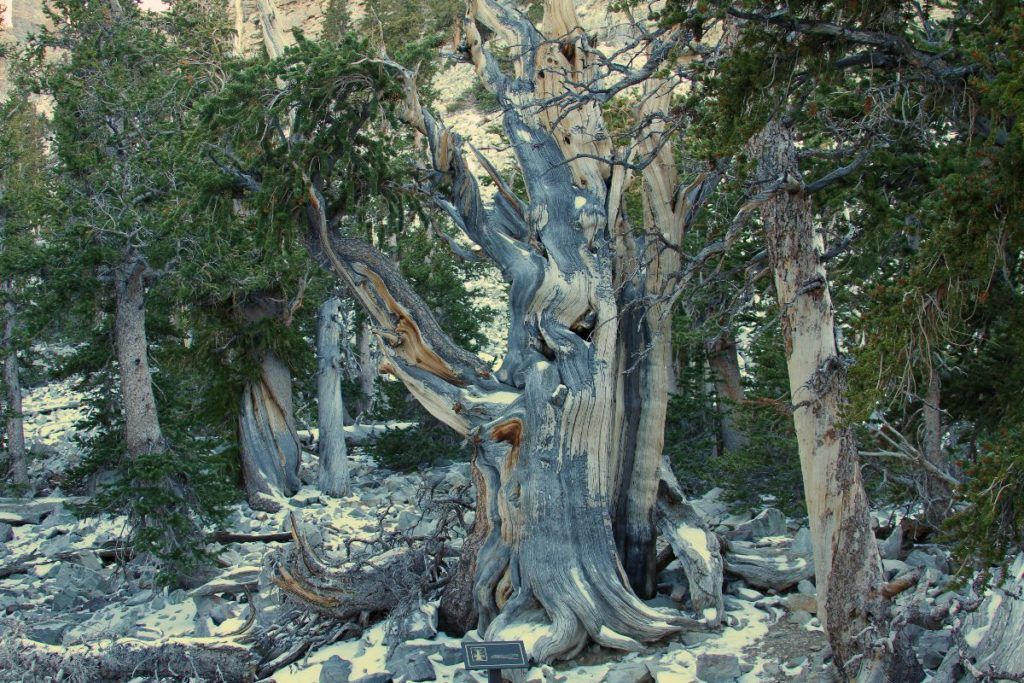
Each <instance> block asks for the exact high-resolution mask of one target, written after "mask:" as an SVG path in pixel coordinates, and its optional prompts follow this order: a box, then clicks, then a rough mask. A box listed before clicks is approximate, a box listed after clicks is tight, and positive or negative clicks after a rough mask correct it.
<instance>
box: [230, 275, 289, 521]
mask: <svg viewBox="0 0 1024 683" xmlns="http://www.w3.org/2000/svg"><path fill="white" fill-rule="evenodd" d="M297 301H301V294H300V298H299V299H298V300H297ZM297 306H298V303H297V302H294V303H292V304H286V303H284V302H282V301H279V300H277V299H270V298H267V297H264V296H261V295H258V294H256V295H253V296H252V297H251V298H250V299H249V300H248V301H246V302H244V303H242V304H240V305H239V306H238V307H237V311H236V312H237V315H238V316H239V317H240V318H241V319H242V321H244V322H247V323H256V322H258V321H260V320H264V319H266V318H269V317H279V318H281V319H283V320H288V319H290V316H291V313H292V311H293V309H294V308H296V307H297ZM259 363H260V376H259V378H258V379H255V380H253V381H250V382H248V383H247V384H246V385H245V387H244V388H243V390H242V401H241V408H240V410H239V415H238V434H239V444H240V446H241V449H242V478H243V480H244V483H245V493H246V498H247V499H248V501H249V506H250V507H252V508H253V509H255V510H267V511H276V510H278V509H279V508H280V503H279V502H277V501H275V498H280V497H281V496H291V495H294V494H295V492H296V491H298V490H299V488H300V487H301V485H302V484H301V482H300V481H299V466H300V465H301V464H302V450H301V445H300V442H299V435H298V433H297V431H296V428H295V415H294V409H293V406H292V371H291V368H289V367H288V365H287V364H286V363H285V362H284V361H283V360H281V358H279V357H278V356H277V354H275V353H274V352H273V351H270V350H265V351H262V352H261V355H260V357H259Z"/></svg>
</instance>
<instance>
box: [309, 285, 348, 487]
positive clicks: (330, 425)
mask: <svg viewBox="0 0 1024 683" xmlns="http://www.w3.org/2000/svg"><path fill="white" fill-rule="evenodd" d="M340 342H341V299H339V298H338V297H331V298H330V299H328V300H327V301H325V302H324V303H323V304H322V305H321V306H320V311H319V314H318V320H317V335H316V356H317V362H318V363H319V368H318V370H317V376H316V396H317V426H318V427H319V429H320V438H319V439H318V440H317V451H318V453H319V454H320V472H319V475H318V477H317V482H318V484H319V485H320V490H321V491H323V492H324V493H327V494H330V495H332V496H347V495H348V494H349V493H351V491H352V488H351V486H350V484H349V475H348V452H347V450H346V448H345V430H344V425H345V407H344V404H343V403H342V396H341V348H340Z"/></svg>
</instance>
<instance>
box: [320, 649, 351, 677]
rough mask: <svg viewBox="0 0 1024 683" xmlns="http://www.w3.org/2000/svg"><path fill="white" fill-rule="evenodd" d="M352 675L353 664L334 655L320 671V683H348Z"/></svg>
mask: <svg viewBox="0 0 1024 683" xmlns="http://www.w3.org/2000/svg"><path fill="white" fill-rule="evenodd" d="M351 675H352V663H351V662H348V661H346V660H344V659H342V658H341V657H339V656H338V655H332V656H331V658H330V659H328V660H327V661H326V662H324V666H323V668H322V669H320V683H348V677H349V676H351Z"/></svg>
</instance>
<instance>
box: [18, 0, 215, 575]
mask: <svg viewBox="0 0 1024 683" xmlns="http://www.w3.org/2000/svg"><path fill="white" fill-rule="evenodd" d="M196 7H197V6H196ZM196 7H193V6H190V5H188V4H187V3H183V4H182V7H181V11H182V12H187V11H188V10H189V9H193V10H194V9H196ZM48 12H49V19H50V22H51V25H52V28H46V29H43V30H42V31H41V33H40V35H39V36H38V37H37V38H36V39H35V41H34V42H33V44H32V45H31V54H30V58H31V65H30V66H31V76H32V79H33V80H34V83H35V86H36V88H37V89H38V90H39V91H40V92H42V93H43V94H44V95H45V96H46V97H48V98H50V100H51V101H52V103H53V117H52V122H51V135H52V138H53V154H54V157H55V174H54V179H55V183H54V190H53V194H54V198H55V202H56V205H55V209H54V213H53V216H52V222H51V224H50V226H49V229H48V230H47V232H46V233H45V245H46V250H47V253H46V258H45V261H44V263H43V265H42V269H41V271H40V277H41V279H42V281H44V282H45V289H44V290H43V291H42V292H41V294H40V296H39V303H40V309H39V317H42V316H46V317H48V318H49V319H50V320H52V321H53V322H54V325H53V326H52V327H51V331H53V332H58V331H59V332H60V334H61V336H62V338H63V339H65V340H66V341H70V342H72V343H74V344H76V347H77V351H76V354H75V357H74V358H72V359H71V360H70V361H69V362H68V363H67V365H66V367H65V368H64V371H65V372H67V373H75V374H79V375H80V376H81V377H82V378H83V380H82V386H81V387H80V388H81V389H82V390H84V391H86V392H88V394H89V395H90V396H93V397H94V399H93V400H94V403H93V405H92V413H91V416H90V418H89V422H90V425H89V426H92V427H96V428H97V429H95V430H93V431H92V432H91V434H92V436H89V437H86V439H85V441H84V445H85V446H86V448H87V456H86V458H85V460H84V462H83V463H82V465H81V466H80V467H79V468H78V470H77V471H76V473H75V475H76V477H75V478H77V479H78V480H80V481H85V480H86V479H87V478H88V479H90V480H91V481H92V482H93V484H96V483H98V484H99V490H98V493H97V496H96V497H95V499H94V500H93V502H92V504H91V505H90V506H89V509H91V510H105V511H109V512H114V513H117V512H120V513H125V514H127V515H128V517H129V520H130V524H131V537H130V538H129V539H128V542H129V543H130V544H132V545H133V547H134V550H135V552H136V554H137V555H141V556H145V555H147V554H148V555H153V556H155V557H156V558H157V559H158V560H159V561H160V563H161V578H162V579H163V580H167V581H181V580H185V579H186V578H187V577H188V576H189V575H190V574H192V573H194V572H195V570H197V569H198V567H199V566H200V564H201V563H202V562H204V561H205V560H206V559H208V558H207V553H206V550H205V545H204V544H203V543H202V538H203V535H204V525H205V524H206V523H208V522H211V521H214V520H216V519H218V517H219V515H220V514H221V513H222V511H223V505H224V503H225V502H226V499H225V495H224V487H223V483H222V482H223V481H224V477H225V462H224V459H223V458H222V457H221V454H220V452H219V449H218V448H217V447H216V445H215V444H211V443H209V442H208V441H206V440H204V439H203V438H202V437H203V435H202V434H201V433H196V432H192V431H191V430H188V429H187V428H186V426H185V424H184V423H182V422H180V421H177V420H169V419H168V417H169V415H168V414H167V413H165V412H164V408H165V407H169V406H170V405H171V404H173V403H174V400H169V401H166V406H165V401H164V400H163V399H164V398H165V397H168V396H178V397H184V396H186V395H187V391H183V389H182V384H181V382H182V378H181V377H174V376H173V373H167V374H164V373H163V372H156V373H154V372H153V370H162V368H157V367H153V366H152V362H153V360H154V354H153V353H152V351H153V349H154V348H157V347H162V346H165V345H174V344H180V343H181V337H180V336H175V335H174V334H173V332H172V331H171V330H169V329H168V325H167V321H168V320H169V319H170V318H171V317H172V316H173V314H174V312H173V310H172V309H168V308H166V307H163V308H161V310H159V312H157V311H154V309H153V306H152V304H153V303H154V302H160V301H161V295H160V294H159V290H160V288H161V287H165V286H166V285H167V283H168V281H169V280H170V274H172V273H174V272H175V270H176V269H177V268H178V267H179V265H180V263H181V260H182V256H183V250H184V249H186V248H187V242H186V241H183V240H182V239H180V233H179V232H178V231H177V229H176V227H177V226H176V223H175V217H176V211H175V208H176V207H177V205H178V204H179V202H180V201H181V195H180V191H181V188H182V185H183V179H184V178H185V177H186V176H187V174H188V172H190V171H189V170H188V169H190V167H191V166H193V165H194V163H195V159H196V158H197V157H198V154H197V150H196V148H195V147H194V146H193V144H192V142H193V140H192V138H190V137H189V136H188V135H187V134H186V133H187V130H188V127H189V126H190V125H191V124H190V121H191V120H192V119H193V116H192V113H191V109H192V107H193V105H194V103H195V101H196V99H197V97H199V96H200V95H201V94H202V93H203V91H204V87H205V86H207V85H208V84H209V81H210V77H209V68H210V61H209V59H208V58H209V56H210V55H209V54H208V52H206V51H208V50H209V49H210V44H211V42H215V41H213V40H212V39H213V37H212V36H209V35H208V36H207V38H209V39H210V40H208V41H206V42H204V41H202V40H199V39H198V37H197V36H195V35H194V34H193V33H191V31H190V29H194V28H196V27H197V26H198V25H200V23H201V21H200V20H199V19H198V15H196V17H194V18H193V19H186V17H185V15H184V14H180V13H175V12H172V13H170V14H165V15H158V14H153V13H148V12H143V11H141V10H140V9H139V8H138V7H137V6H136V5H135V4H134V3H128V4H126V5H122V4H121V3H120V2H119V1H118V0H109V2H99V3H97V2H85V1H83V0H58V1H57V2H54V3H53V5H52V6H51V7H50V8H48ZM58 326H59V328H58ZM151 368H152V370H151ZM154 385H158V388H154ZM187 385H188V383H187V381H185V386H187ZM160 389H162V391H161V390H160ZM157 396H161V401H160V402H159V403H158V401H157V398H156V397H157ZM179 415H180V413H179ZM229 490H230V489H229Z"/></svg>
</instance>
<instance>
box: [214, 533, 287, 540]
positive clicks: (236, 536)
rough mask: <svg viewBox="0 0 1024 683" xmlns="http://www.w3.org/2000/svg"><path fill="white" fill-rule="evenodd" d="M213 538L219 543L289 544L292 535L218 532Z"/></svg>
mask: <svg viewBox="0 0 1024 683" xmlns="http://www.w3.org/2000/svg"><path fill="white" fill-rule="evenodd" d="M212 538H213V540H214V541H216V542H217V543H288V542H290V541H291V540H292V535H291V533H290V532H288V531H270V532H267V533H264V534H243V533H239V532H234V531H216V532H214V533H213V536H212Z"/></svg>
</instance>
